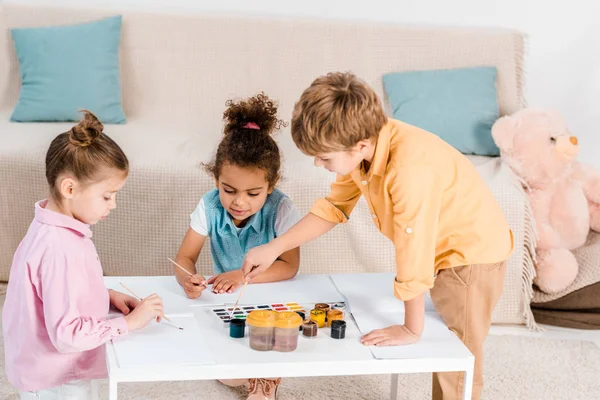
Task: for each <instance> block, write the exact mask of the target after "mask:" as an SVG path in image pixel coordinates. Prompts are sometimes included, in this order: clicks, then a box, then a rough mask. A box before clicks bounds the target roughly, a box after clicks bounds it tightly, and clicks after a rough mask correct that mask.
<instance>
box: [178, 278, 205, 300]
mask: <svg viewBox="0 0 600 400" xmlns="http://www.w3.org/2000/svg"><path fill="white" fill-rule="evenodd" d="M206 285H207V283H206V279H205V278H204V277H203V276H201V275H198V274H194V275H188V276H187V277H186V278H185V280H184V281H183V290H184V291H185V295H186V296H187V297H189V298H190V299H197V298H198V297H200V296H201V295H202V292H203V291H204V289H206Z"/></svg>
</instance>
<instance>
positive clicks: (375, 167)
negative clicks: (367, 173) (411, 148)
mask: <svg viewBox="0 0 600 400" xmlns="http://www.w3.org/2000/svg"><path fill="white" fill-rule="evenodd" d="M391 125H392V124H391V123H390V122H389V121H388V122H386V123H385V125H384V126H383V128H381V130H380V131H379V135H378V136H377V147H376V148H375V155H374V156H373V162H372V163H371V171H373V175H378V176H383V175H385V171H386V169H387V165H388V158H389V155H390V140H391V136H392V135H391Z"/></svg>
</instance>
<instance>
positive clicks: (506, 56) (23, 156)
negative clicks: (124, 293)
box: [0, 4, 535, 326]
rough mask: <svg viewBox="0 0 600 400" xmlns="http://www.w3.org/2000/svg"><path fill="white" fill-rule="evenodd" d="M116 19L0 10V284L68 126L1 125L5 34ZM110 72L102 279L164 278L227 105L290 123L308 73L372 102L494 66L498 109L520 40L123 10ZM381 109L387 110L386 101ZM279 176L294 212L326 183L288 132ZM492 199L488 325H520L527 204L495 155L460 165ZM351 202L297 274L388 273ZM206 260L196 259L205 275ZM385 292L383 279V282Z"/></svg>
mask: <svg viewBox="0 0 600 400" xmlns="http://www.w3.org/2000/svg"><path fill="white" fill-rule="evenodd" d="M117 13H118V12H115V11H107V10H104V11H97V10H89V9H88V10H68V9H63V8H39V7H37V8H33V7H31V6H23V5H12V4H10V5H9V4H5V5H4V7H3V9H2V13H1V18H2V21H1V25H2V26H1V27H0V28H1V29H0V60H1V61H0V146H1V149H0V207H1V212H0V279H2V280H7V279H8V273H9V267H10V263H11V258H12V254H13V252H14V250H15V248H16V247H17V245H18V244H19V241H20V240H21V238H22V237H23V235H24V234H25V232H26V230H27V227H28V225H29V223H30V221H31V218H32V216H33V204H34V202H35V201H36V200H39V199H41V198H44V197H45V196H46V195H47V194H46V183H45V180H44V165H43V157H44V153H45V150H46V148H47V146H48V144H49V142H50V141H51V139H52V138H53V137H54V136H55V135H56V134H58V133H61V132H64V131H66V130H67V129H69V128H70V127H71V126H72V124H71V123H36V124H16V123H10V122H9V121H8V120H9V116H10V113H11V111H12V109H13V107H14V105H15V103H16V101H17V98H18V93H19V85H20V83H19V72H18V71H19V66H18V61H17V59H16V57H15V52H14V48H13V45H12V40H11V37H10V33H9V31H8V29H7V28H9V27H17V26H40V25H59V24H70V23H76V22H83V21H89V20H93V19H97V18H99V17H102V16H108V15H114V14H117ZM122 14H123V16H124V20H123V33H122V41H121V74H122V91H123V101H124V109H125V113H126V114H127V118H128V122H127V124H125V125H120V126H115V125H108V126H106V128H105V132H106V133H108V134H109V135H111V136H112V137H113V138H114V139H115V140H116V141H117V142H118V143H119V144H121V146H122V147H123V148H124V150H125V151H126V153H127V154H128V156H129V157H130V161H131V167H132V168H131V175H130V178H129V180H128V183H127V185H126V186H125V189H124V190H123V191H122V193H121V194H120V195H119V199H118V208H117V210H115V212H114V213H113V214H112V215H111V217H110V219H109V220H107V221H105V222H102V223H100V224H98V225H97V226H95V227H94V229H93V230H94V240H95V243H96V246H97V247H98V251H99V253H100V256H101V260H102V263H103V265H104V270H105V274H107V275H164V274H171V273H172V268H171V266H170V265H169V263H168V261H167V258H166V257H167V256H173V255H174V254H175V252H176V251H177V248H178V246H179V243H180V240H181V239H182V237H183V235H184V233H185V231H186V229H187V226H188V222H189V219H188V215H189V214H190V213H191V211H192V210H193V209H194V207H195V205H196V203H197V202H198V200H199V199H200V197H201V195H202V194H203V193H204V192H205V191H207V190H209V189H211V188H212V187H213V182H212V180H211V179H210V178H209V177H208V176H207V175H206V174H205V173H204V172H203V171H202V170H201V168H199V163H200V162H202V161H207V160H209V159H210V158H211V156H212V154H213V150H214V149H215V145H216V144H217V143H218V141H219V139H220V135H221V130H222V121H221V115H222V112H223V109H224V104H225V101H226V100H227V99H230V98H235V97H245V96H249V95H253V94H255V93H257V92H259V91H265V92H266V93H267V94H268V95H269V96H271V97H273V98H275V99H278V100H279V102H280V112H281V116H283V117H284V118H286V119H287V120H289V118H290V115H291V110H292V107H293V105H294V102H295V100H296V99H297V98H298V96H299V95H300V93H301V92H302V90H303V89H304V88H305V87H306V86H307V85H309V84H310V82H311V81H312V80H313V79H314V78H315V77H316V76H318V75H321V74H323V73H326V72H328V71H336V70H351V71H353V72H354V73H356V74H357V75H359V76H360V77H362V78H363V79H365V80H366V81H367V82H368V83H369V84H371V85H372V86H373V87H374V88H375V89H376V90H377V92H378V93H379V95H380V96H381V98H382V99H384V101H386V100H385V96H384V93H383V88H382V81H381V78H382V74H384V73H387V72H393V71H404V70H415V69H416V70H422V69H440V68H457V67H467V66H478V65H493V66H496V67H497V68H498V96H499V103H500V108H501V113H502V114H505V113H511V112H514V111H516V110H517V109H519V108H520V107H522V106H523V103H524V101H523V96H522V78H523V72H522V62H523V49H524V38H523V36H522V35H521V34H520V33H519V32H515V31H509V30H497V29H471V28H442V27H428V26H402V25H389V24H382V23H377V24H374V23H355V22H348V23H341V22H335V23H334V22H328V21H310V20H300V19H290V18H279V19H267V18H254V17H253V18H240V17H231V16H206V15H165V14H161V15H154V14H144V13H138V12H124V13H122ZM386 106H387V103H386ZM278 140H279V143H280V145H281V148H282V149H283V153H284V157H285V159H284V162H285V179H284V180H283V182H281V185H280V188H281V189H282V190H283V191H284V192H286V193H287V194H288V195H289V196H290V197H291V198H292V200H293V201H294V202H295V203H296V204H297V206H298V207H299V208H300V210H301V212H306V211H307V210H308V209H309V207H310V205H311V204H312V202H313V201H314V200H315V199H316V198H317V197H319V196H323V195H325V194H326V193H327V190H328V187H329V183H330V182H331V181H332V180H333V179H334V176H332V175H331V174H329V173H327V172H325V171H323V170H319V169H317V168H315V167H314V166H313V165H312V160H311V159H309V158H308V157H305V156H303V155H302V154H301V153H300V152H299V151H298V150H297V149H296V148H295V147H294V145H293V143H292V141H291V139H290V135H289V128H288V129H285V130H284V132H283V133H282V134H280V135H279V136H278ZM470 158H471V159H472V160H473V162H474V163H476V164H477V166H478V168H479V170H480V172H481V173H482V174H483V175H484V177H485V179H486V181H487V182H488V183H489V185H490V187H491V188H492V190H493V191H494V194H495V195H496V197H497V199H498V201H499V202H500V204H501V205H502V207H503V209H504V210H505V212H506V215H507V217H508V220H509V223H510V225H511V227H512V229H513V230H514V234H515V240H516V250H515V252H514V254H513V256H512V257H511V259H510V262H509V268H508V275H507V277H506V284H505V292H504V295H503V297H502V299H501V301H500V303H499V305H498V307H497V309H496V311H495V314H494V322H495V323H515V324H522V323H526V324H528V325H529V326H533V324H534V321H533V320H532V318H531V313H530V309H529V302H530V298H531V279H532V271H533V269H532V268H533V264H532V256H531V250H532V248H533V247H534V244H535V234H534V230H533V226H532V221H531V217H530V212H529V209H528V203H527V200H526V197H525V196H524V195H523V192H522V190H521V186H520V184H519V183H518V182H517V181H516V179H515V178H514V176H513V175H512V174H511V173H510V172H509V171H508V170H507V169H506V168H505V167H504V166H503V165H502V164H501V162H500V160H499V158H486V157H470ZM367 211H368V210H367V207H366V204H365V203H364V202H361V203H360V204H359V206H358V207H357V209H356V210H355V212H354V213H353V216H352V219H351V222H349V223H348V224H347V225H344V226H339V227H337V228H336V229H334V230H333V231H332V232H330V233H329V234H328V235H326V236H325V237H323V238H321V239H319V240H317V241H315V242H313V243H310V244H308V245H306V246H304V247H303V248H302V264H301V271H302V272H304V273H327V272H374V271H392V270H394V261H393V260H394V258H393V247H392V246H391V244H390V243H388V241H387V240H386V239H385V238H384V237H383V236H382V235H381V234H380V233H379V232H378V231H377V230H376V228H375V226H374V225H373V224H372V223H371V221H370V218H369V215H368V212H367ZM209 254H210V253H209V252H208V251H204V252H203V253H202V256H201V258H200V260H199V262H198V266H199V267H200V270H201V271H203V272H204V273H210V271H211V270H212V267H211V261H210V257H209ZM391 284H392V283H391V282H390V285H391Z"/></svg>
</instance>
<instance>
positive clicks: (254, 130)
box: [204, 93, 286, 188]
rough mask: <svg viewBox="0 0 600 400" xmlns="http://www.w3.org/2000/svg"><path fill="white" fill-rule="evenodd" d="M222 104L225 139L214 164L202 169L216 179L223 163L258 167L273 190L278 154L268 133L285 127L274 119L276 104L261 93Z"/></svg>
mask: <svg viewBox="0 0 600 400" xmlns="http://www.w3.org/2000/svg"><path fill="white" fill-rule="evenodd" d="M225 105H226V106H227V109H226V110H225V112H224V113H223V120H224V121H225V128H224V130H223V133H224V135H225V137H224V138H223V140H221V143H219V147H218V148H217V154H216V156H215V158H214V159H213V161H212V162H210V163H209V164H204V167H205V168H206V170H207V171H208V172H209V173H210V174H211V175H213V176H214V177H215V179H219V175H220V172H221V168H222V167H223V165H224V164H231V165H236V166H238V167H241V168H259V169H261V170H263V171H265V172H266V175H267V181H268V182H269V186H270V187H271V188H272V187H274V186H275V184H276V183H277V181H278V180H279V178H280V174H279V172H280V168H281V155H280V153H279V147H278V146H277V143H276V142H275V140H274V139H273V138H272V137H271V134H273V133H274V132H275V131H277V130H279V129H281V128H282V127H284V126H286V124H285V122H283V121H282V120H279V119H277V105H276V104H275V102H273V101H272V100H271V99H269V97H267V96H266V95H265V94H264V93H261V94H258V95H256V96H254V97H251V98H249V99H247V100H242V101H233V100H228V101H227V102H226V103H225Z"/></svg>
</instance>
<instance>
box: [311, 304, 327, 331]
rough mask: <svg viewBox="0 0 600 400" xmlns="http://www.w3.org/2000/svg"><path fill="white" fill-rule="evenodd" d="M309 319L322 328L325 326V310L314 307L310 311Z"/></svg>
mask: <svg viewBox="0 0 600 400" xmlns="http://www.w3.org/2000/svg"><path fill="white" fill-rule="evenodd" d="M310 319H311V320H312V321H315V322H316V323H317V326H318V327H319V328H323V327H324V326H325V311H324V310H318V309H316V308H315V309H314V310H311V312H310Z"/></svg>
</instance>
